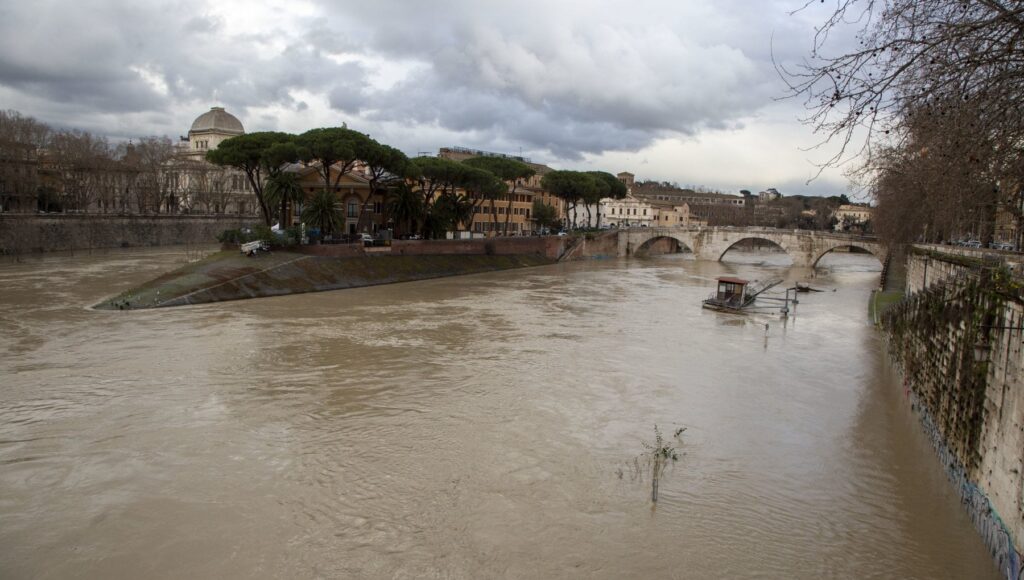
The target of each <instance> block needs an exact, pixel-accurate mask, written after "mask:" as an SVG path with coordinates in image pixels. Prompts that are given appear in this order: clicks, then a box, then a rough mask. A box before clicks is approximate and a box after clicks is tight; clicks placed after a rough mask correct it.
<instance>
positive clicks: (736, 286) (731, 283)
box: [715, 277, 750, 306]
mask: <svg viewBox="0 0 1024 580" xmlns="http://www.w3.org/2000/svg"><path fill="white" fill-rule="evenodd" d="M749 283H750V282H749V281H747V280H744V279H742V278H729V277H722V278H718V292H717V293H716V294H715V300H716V301H718V302H720V303H722V304H735V305H737V306H741V305H743V303H744V301H745V298H746V292H747V284H749Z"/></svg>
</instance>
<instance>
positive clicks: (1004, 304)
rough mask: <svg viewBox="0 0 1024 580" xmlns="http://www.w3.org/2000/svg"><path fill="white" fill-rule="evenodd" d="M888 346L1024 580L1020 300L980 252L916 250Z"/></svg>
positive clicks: (889, 322) (982, 527) (978, 511)
mask: <svg viewBox="0 0 1024 580" xmlns="http://www.w3.org/2000/svg"><path fill="white" fill-rule="evenodd" d="M907 272H908V276H907V294H908V297H907V298H906V299H904V300H903V301H901V302H899V303H897V304H896V305H894V306H892V307H890V308H889V309H888V310H886V311H885V313H884V314H883V315H882V329H883V331H884V332H885V334H886V339H887V343H888V350H889V353H890V356H891V358H892V360H893V361H894V363H895V364H896V366H897V367H898V368H899V369H900V371H901V372H902V375H903V378H904V387H905V391H906V395H907V397H908V398H909V399H910V400H911V402H912V408H914V410H915V411H917V412H918V413H919V414H920V417H921V420H922V423H923V425H924V427H925V429H926V431H927V432H928V434H929V436H930V437H931V439H932V441H933V443H934V445H935V448H936V450H937V451H938V453H939V456H940V458H941V460H942V463H943V466H944V467H945V468H946V471H947V473H948V475H949V476H950V479H951V481H953V483H954V485H956V487H957V490H958V491H959V493H960V495H961V498H962V499H963V501H964V504H965V506H966V507H967V509H968V510H969V511H970V513H971V517H972V518H973V520H974V522H975V524H976V526H977V528H978V529H979V531H980V532H981V534H982V536H983V538H984V540H985V541H986V543H987V544H988V546H989V548H990V549H991V551H992V553H993V555H994V557H995V558H996V561H997V564H998V566H999V568H1000V570H1002V572H1003V573H1004V575H1005V576H1006V577H1007V578H1011V579H1013V580H1022V579H1024V555H1022V554H1024V542H1022V539H1024V475H1022V473H1024V380H1022V375H1021V370H1022V367H1024V349H1022V345H1024V299H1022V288H1024V285H1022V283H1021V280H1020V278H1018V277H1016V276H1015V275H1013V273H1012V271H1011V267H1010V266H1007V265H1006V264H994V263H993V262H992V261H991V260H989V259H986V258H985V257H984V256H971V255H967V254H963V253H960V252H957V253H949V254H946V253H943V252H942V251H941V248H940V249H936V248H927V247H915V248H914V249H913V250H912V251H911V252H909V253H908V257H907Z"/></svg>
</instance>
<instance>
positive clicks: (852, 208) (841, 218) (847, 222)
mask: <svg viewBox="0 0 1024 580" xmlns="http://www.w3.org/2000/svg"><path fill="white" fill-rule="evenodd" d="M872 215H874V208H872V207H870V206H866V205H841V206H839V209H837V210H836V213H835V217H836V225H835V229H836V230H837V231H838V230H842V229H844V228H847V227H851V226H863V225H864V224H865V223H867V222H869V221H871V217H872Z"/></svg>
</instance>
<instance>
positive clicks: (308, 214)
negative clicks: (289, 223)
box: [302, 189, 345, 236]
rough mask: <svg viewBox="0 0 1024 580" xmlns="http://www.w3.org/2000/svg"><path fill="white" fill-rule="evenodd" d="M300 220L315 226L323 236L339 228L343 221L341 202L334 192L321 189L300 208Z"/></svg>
mask: <svg viewBox="0 0 1024 580" xmlns="http://www.w3.org/2000/svg"><path fill="white" fill-rule="evenodd" d="M302 221H304V222H306V223H307V224H309V225H311V226H314V227H317V228H319V229H320V231H321V233H323V234H324V235H325V236H326V235H330V234H332V233H334V232H335V231H337V230H341V228H342V224H344V222H345V215H344V214H343V213H342V210H341V204H340V203H339V202H338V199H337V198H336V197H335V196H334V194H333V193H332V192H330V191H327V190H326V189H321V190H320V191H318V192H317V193H316V195H314V196H313V199H311V200H309V203H307V204H306V207H305V208H304V209H303V210H302Z"/></svg>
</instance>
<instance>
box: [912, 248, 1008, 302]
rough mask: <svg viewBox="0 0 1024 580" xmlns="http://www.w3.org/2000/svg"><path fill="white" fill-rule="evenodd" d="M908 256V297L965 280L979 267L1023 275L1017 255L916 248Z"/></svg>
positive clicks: (970, 249) (996, 252) (998, 252)
mask: <svg viewBox="0 0 1024 580" xmlns="http://www.w3.org/2000/svg"><path fill="white" fill-rule="evenodd" d="M909 254H910V256H908V258H907V262H906V263H907V287H906V291H907V293H908V294H910V293H913V292H919V291H921V290H923V289H925V288H928V287H930V286H932V285H935V284H940V283H943V282H945V281H946V280H948V279H950V278H954V277H959V276H964V275H966V274H968V273H970V272H973V271H977V270H978V268H979V267H990V268H991V267H1004V268H1006V270H1007V271H1009V272H1010V273H1011V274H1017V275H1019V274H1021V273H1022V272H1024V259H1022V257H1021V254H1018V253H1016V252H1003V251H999V250H981V249H972V248H961V247H957V246H939V245H935V244H916V245H914V246H913V247H912V248H910V251H909Z"/></svg>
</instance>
